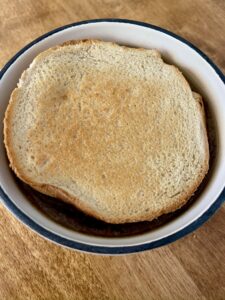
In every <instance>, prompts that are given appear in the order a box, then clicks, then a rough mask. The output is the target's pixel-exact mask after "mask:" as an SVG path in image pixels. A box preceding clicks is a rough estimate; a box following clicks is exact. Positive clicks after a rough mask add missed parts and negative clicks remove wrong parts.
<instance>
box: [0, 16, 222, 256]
mask: <svg viewBox="0 0 225 300" xmlns="http://www.w3.org/2000/svg"><path fill="white" fill-rule="evenodd" d="M87 38H94V39H102V40H106V41H114V42H117V43H120V44H125V45H130V46H135V47H143V48H155V49H158V50H159V51H160V52H161V54H162V55H163V57H164V58H165V59H166V60H167V61H169V62H170V63H173V64H175V65H177V66H178V67H179V68H180V69H181V70H182V71H183V72H184V74H185V76H187V77H190V78H191V79H192V81H193V83H194V85H195V87H196V88H197V89H198V91H199V92H200V93H202V94H203V95H204V98H205V99H206V101H207V102H208V105H209V106H210V107H211V109H212V112H213V115H214V118H215V122H216V128H217V139H218V149H217V153H216V159H215V163H214V168H213V171H212V172H211V175H210V178H209V180H208V182H207V185H206V186H205V188H204V189H203V191H202V192H201V193H200V195H199V196H198V198H197V199H196V201H195V202H194V203H193V204H192V205H191V206H190V207H189V208H188V209H187V210H186V211H185V212H183V213H182V214H181V215H179V216H178V217H176V218H175V219H173V220H172V221H170V222H168V223H166V224H164V225H162V226H160V227H159V228H156V229H154V230H151V231H149V232H146V233H142V234H137V235H135V236H129V237H121V238H119V237H117V238H107V237H100V236H94V235H89V234H82V233H79V232H76V231H74V230H71V229H68V228H66V227H63V226H62V225H60V224H58V223H56V222H54V221H53V220H51V219H49V218H48V217H47V216H46V215H44V214H43V213H41V211H40V210H38V209H36V208H35V206H33V205H32V204H31V203H30V202H29V200H28V199H27V198H26V196H25V195H24V194H23V193H22V192H21V190H20V189H19V188H18V186H17V185H16V183H15V181H14V180H13V178H12V173H11V172H10V169H9V165H8V160H7V157H6V154H5V149H4V144H3V118H4V113H5V110H6V107H7V104H8V101H9V97H10V94H11V91H12V90H13V89H14V88H15V86H16V84H17V82H18V79H19V77H20V75H21V73H22V71H23V70H24V69H26V68H27V67H28V66H29V64H30V63H31V61H32V60H33V58H34V57H35V56H36V55H37V54H38V53H40V52H42V51H43V50H45V49H47V48H49V47H52V46H55V45H58V44H61V43H63V42H65V41H67V40H77V39H87ZM0 101H1V102H0V103H1V106H0V107H1V109H0V119H1V120H0V124H1V129H0V153H1V155H0V166H1V168H0V196H1V199H2V201H3V203H4V205H5V206H6V207H7V208H8V209H9V210H10V211H11V212H12V213H13V214H14V215H15V216H16V217H17V218H18V219H20V220H21V221H22V222H23V223H24V224H26V225H27V226H29V227H30V228H31V229H32V230H34V231H36V232H37V233H39V234H40V235H42V236H43V237H45V238H47V239H49V240H52V241H53V242H56V243H58V244H60V245H63V246H66V247H70V248H72V249H77V250H81V251H86V252H91V253H101V254H123V253H124V254H125V253H134V252H138V251H143V250H148V249H152V248H155V247H159V246H162V245H165V244H168V243H170V242H173V241H175V240H177V239H179V238H181V237H183V236H184V235H186V234H188V233H189V232H191V231H193V230H195V229H196V228H197V227H199V226H200V225H201V224H202V223H204V222H205V221H206V220H207V219H208V218H209V217H210V216H211V215H212V214H213V213H214V212H215V211H216V209H217V208H218V207H219V206H220V205H221V204H222V202H223V201H224V199H225V191H224V186H225V133H224V132H225V77H224V75H223V74H222V72H221V71H220V70H219V69H218V67H216V66H215V64H214V63H213V62H212V61H211V60H210V59H209V58H208V57H207V56H206V55H205V54H203V53H202V52H201V51H200V50H199V49H197V48H196V47H195V46H193V45H192V44H190V43H189V42H188V41H186V40H184V39H183V38H181V37H179V36H177V35H175V34H173V33H171V32H169V31H167V30H164V29H162V28H159V27H156V26H153V25H150V24H146V23H142V22H136V21H129V20H120V19H99V20H89V21H83V22H79V23H74V24H70V25H66V26H63V27H61V28H58V29H56V30H53V31H51V32H49V33H47V34H45V35H44V36H41V37H40V38H38V39H36V40H35V41H33V42H32V43H30V44H29V45H27V46H26V47H25V48H23V49H22V50H21V51H19V52H18V53H17V54H16V55H15V56H14V57H13V58H12V59H11V60H10V61H9V62H8V63H7V64H6V65H5V66H4V68H3V69H2V70H1V73H0Z"/></svg>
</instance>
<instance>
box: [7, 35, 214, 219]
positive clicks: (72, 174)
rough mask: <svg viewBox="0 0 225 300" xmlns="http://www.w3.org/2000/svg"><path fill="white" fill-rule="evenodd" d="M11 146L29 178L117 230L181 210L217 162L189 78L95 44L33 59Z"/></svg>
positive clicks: (22, 84)
mask: <svg viewBox="0 0 225 300" xmlns="http://www.w3.org/2000/svg"><path fill="white" fill-rule="evenodd" d="M4 142H5V146H6V149H7V154H8V157H9V161H10V166H11V167H12V169H13V170H14V172H15V173H16V175H17V176H18V177H19V178H20V179H21V180H23V181H24V182H26V183H27V184H29V185H30V186H32V187H33V188H34V189H36V190H38V191H40V192H42V193H45V194H47V195H50V196H53V197H56V198H58V199H62V200H64V201H67V202H69V203H71V204H73V205H75V206H76V207H78V208H79V209H81V210H82V211H84V212H86V213H87V214H90V215H92V216H94V217H96V218H99V219H101V220H104V221H106V222H109V223H125V222H136V221H144V220H152V219H154V218H157V217H159V216H160V215H162V214H164V213H169V212H172V211H175V210H177V209H178V208H180V207H181V206H182V205H184V204H185V203H186V202H187V201H188V199H189V198H190V197H191V195H192V194H193V193H194V192H195V190H196V189H197V188H198V186H199V184H200V183H201V181H202V180H203V178H204V177H205V175H206V173H207V171H208V163H209V147H208V139H207V131H206V124H205V114H204V108H203V103H202V100H201V96H200V95H198V94H195V93H194V94H193V93H192V91H191V88H190V86H189V84H188V83H187V81H186V80H185V78H184V76H183V75H182V73H181V72H180V71H179V70H178V69H177V68H176V67H175V66H172V65H168V64H166V63H164V62H163V60H162V59H161V57H160V54H159V53H158V52H157V51H155V50H146V49H135V48H129V47H124V46H119V45H117V44H114V43H109V42H103V41H94V40H87V41H78V42H77V41H74V42H73V41H72V42H69V43H66V44H63V45H61V46H58V47H54V48H51V49H49V50H47V51H45V52H43V53H41V54H39V55H38V56H37V57H36V58H35V59H34V61H33V62H32V64H31V65H30V67H29V68H28V69H27V70H26V71H25V72H24V73H23V74H22V77H21V79H20V81H19V83H18V87H17V88H16V89H15V90H14V91H13V93H12V95H11V99H10V102H9V105H8V108H7V111H6V114H5V119H4ZM56 201H60V200H56Z"/></svg>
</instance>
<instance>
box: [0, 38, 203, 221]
mask: <svg viewBox="0 0 225 300" xmlns="http://www.w3.org/2000/svg"><path fill="white" fill-rule="evenodd" d="M82 43H86V44H89V45H93V44H95V45H98V43H101V41H98V40H82V41H68V42H66V43H64V44H62V45H60V46H56V47H53V48H51V49H49V50H47V51H45V52H43V53H41V54H39V55H38V56H37V57H36V58H35V60H34V61H35V63H37V62H38V60H39V59H41V58H42V57H43V56H45V55H46V54H47V52H49V51H50V52H51V51H54V50H55V49H59V48H61V47H65V46H68V45H76V44H82ZM111 44H112V45H116V44H115V43H111ZM121 47H123V48H125V49H127V51H130V49H129V48H127V47H125V46H121ZM140 50H143V51H145V49H140ZM156 53H157V52H156ZM174 68H175V67H174ZM176 70H177V74H178V77H179V80H181V81H183V82H184V85H188V86H189V84H188V82H187V81H186V80H185V78H184V77H183V75H182V74H181V72H180V71H179V70H178V69H177V68H176ZM25 76H26V71H24V73H23V75H22V77H21V78H22V79H23V78H24V77H25ZM18 89H19V88H18V87H17V88H16V89H15V90H14V91H13V93H12V95H11V97H10V101H9V105H8V107H7V110H6V113H5V118H4V144H5V148H6V151H7V155H8V158H9V161H10V167H11V168H12V169H13V171H14V172H15V174H16V175H17V176H18V177H19V178H20V179H21V180H22V181H23V182H25V183H26V184H28V185H30V186H31V187H32V188H34V189H35V190H37V191H39V192H42V193H44V194H47V195H49V196H52V197H55V198H59V199H61V200H63V201H65V202H67V203H70V204H72V205H75V206H76V207H77V208H78V209H80V210H82V211H83V212H85V213H87V214H88V215H91V216H93V217H95V218H97V219H100V220H103V221H105V222H107V223H115V224H118V223H129V222H139V221H150V220H153V219H155V218H158V217H159V216H161V215H162V214H167V213H171V212H173V211H175V210H177V209H179V208H181V207H182V206H183V205H184V204H185V203H186V202H187V201H188V200H189V199H190V197H191V196H192V195H193V194H194V192H195V191H196V190H197V188H198V186H199V185H200V183H201V182H202V180H203V179H204V177H205V175H206V174H207V172H208V169H209V146H208V138H207V130H206V119H205V112H204V105H203V101H202V98H201V96H200V95H198V94H195V99H196V101H198V102H199V106H198V109H199V111H200V114H201V117H202V120H201V122H202V133H203V139H204V144H205V146H204V147H205V158H204V165H203V170H202V172H201V173H199V176H198V180H196V182H195V183H194V184H192V186H191V187H190V188H189V189H188V190H186V191H185V193H181V196H180V197H179V198H177V199H176V201H174V200H173V201H171V203H170V204H169V205H167V206H166V207H162V208H161V209H159V210H158V211H157V212H154V213H153V214H152V213H149V212H146V214H142V216H140V215H138V217H137V218H135V217H134V216H131V217H129V216H125V217H118V216H117V217H115V216H113V215H111V216H110V215H107V216H105V215H103V214H101V213H97V212H96V211H95V210H93V209H92V208H91V207H90V206H88V205H87V203H85V201H82V200H80V199H79V198H77V197H74V196H72V195H70V194H69V193H68V192H66V191H65V190H63V189H61V188H59V187H56V186H53V185H50V184H39V183H37V182H35V181H33V180H32V179H31V178H30V177H29V175H28V174H27V173H26V172H24V170H23V169H22V168H21V167H20V164H19V159H18V157H17V154H16V151H15V149H14V147H13V138H12V131H11V127H10V126H11V123H12V120H13V110H14V105H15V102H16V101H17V94H18Z"/></svg>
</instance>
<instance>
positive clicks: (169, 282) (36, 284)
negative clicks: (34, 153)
mask: <svg viewBox="0 0 225 300" xmlns="http://www.w3.org/2000/svg"><path fill="white" fill-rule="evenodd" d="M108 17H116V18H128V19H136V20H141V21H146V22H150V23H153V24H156V25H159V26H162V27H165V28H167V29H169V30H172V31H174V32H175V33H178V34H180V35H182V36H183V37H185V38H187V39H189V40H190V41H191V42H193V43H195V44H196V45H197V46H198V47H200V48H201V49H202V50H203V51H204V52H205V53H207V54H208V55H209V56H210V57H211V58H212V59H213V60H214V61H215V62H216V63H217V64H218V66H219V67H220V68H221V69H222V70H223V71H224V72H225V56H224V47H225V34H224V28H225V2H224V1H221V0H207V1H204V0H198V1H192V0H186V1H181V0H180V1H175V0H161V1H147V0H146V1H144V0H140V1H136V0H128V1H117V0H115V1H113V0H102V1H101V0H82V1H79V0H74V1H73V0H69V1H60V0H55V1H50V0H48V1H45V0H39V1H37V0H32V1H29V0H20V1H16V0H14V1H13V0H1V2H0V49H1V52H0V53H1V56H0V67H2V66H3V65H4V63H6V62H7V60H8V59H9V58H10V57H11V56H12V55H13V54H14V53H15V52H16V51H18V50H19V49H20V48H21V47H23V46H24V45H25V44H27V43H28V42H30V41H32V40H33V39H34V38H36V37H38V36H39V35H41V34H43V33H45V32H47V31H49V30H51V29H53V28H55V27H58V26H62V25H64V24H67V23H72V22H75V21H80V20H83V19H91V18H108ZM0 299H1V300H6V299H7V300H11V299H12V300H13V299H23V300H24V299H32V300H33V299H39V300H40V299H76V300H79V299H225V206H223V207H222V208H221V209H220V210H219V211H218V212H217V213H216V214H215V215H214V216H213V217H212V218H211V219H210V220H209V221H208V222H207V223H206V224H205V225H204V226H202V227H201V228H200V229H198V230H197V231H195V232H194V233H193V234H190V235H189V236H187V237H185V238H183V239H181V240H179V241H177V242H175V243H173V244H171V245H169V246H165V247H163V248H161V249H156V250H152V251H148V252H145V253H141V254H136V255H128V256H123V257H103V256H93V255H88V254H82V253H78V252H75V251H71V250H68V249H64V248H62V247H59V246H57V245H54V244H52V243H51V242H48V241H46V240H44V239H43V238H41V237H39V236H38V235H37V234H35V233H33V232H32V231H31V230H29V229H27V228H26V227H25V226H24V225H22V224H21V223H20V222H18V221H17V220H16V219H15V218H14V217H13V216H11V214H10V213H9V212H8V211H7V210H6V209H5V208H4V207H3V206H2V205H1V204H0Z"/></svg>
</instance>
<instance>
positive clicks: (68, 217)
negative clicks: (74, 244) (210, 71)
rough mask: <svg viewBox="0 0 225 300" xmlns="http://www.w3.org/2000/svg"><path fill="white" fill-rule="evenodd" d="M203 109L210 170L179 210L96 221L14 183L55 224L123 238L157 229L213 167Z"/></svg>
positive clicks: (211, 133)
mask: <svg viewBox="0 0 225 300" xmlns="http://www.w3.org/2000/svg"><path fill="white" fill-rule="evenodd" d="M205 111H206V116H207V130H208V139H209V145H210V169H209V172H208V174H207V176H206V177H205V179H204V180H203V182H202V183H201V185H200V186H199V188H198V190H197V191H196V193H195V194H194V195H193V196H192V197H191V198H190V200H189V201H188V202H187V204H186V205H184V206H183V207H182V208H181V209H178V210H177V211H175V212H173V213H169V214H165V215H162V216H161V217H159V218H158V219H155V220H153V221H150V222H136V223H126V224H108V223H105V222H103V221H100V220H97V219H95V218H93V217H90V216H88V215H86V214H84V213H83V212H81V211H80V210H78V209H76V208H75V207H74V206H72V205H70V204H67V203H65V202H63V201H61V200H58V199H55V198H52V197H49V196H46V195H44V194H41V193H39V192H37V191H35V190H34V189H32V188H31V187H29V186H28V185H26V184H24V183H23V182H21V181H20V180H19V179H18V178H16V176H14V177H15V180H16V182H17V183H18V186H19V188H20V189H21V191H22V192H23V193H24V195H25V196H26V197H27V198H28V199H29V201H30V202H31V203H32V204H33V205H34V206H35V207H36V208H38V209H39V211H41V212H42V213H43V214H45V215H46V216H47V217H48V218H50V219H51V220H53V221H55V222H56V223H59V224H61V225H62V226H64V227H67V228H70V229H72V230H74V231H77V232H81V233H86V234H89V235H90V234H91V235H95V236H104V237H124V236H132V235H137V234H141V233H144V232H147V231H150V230H153V229H155V228H158V227H160V226H162V225H164V224H166V223H168V222H170V221H172V220H173V219H175V218H176V217H178V216H179V215H181V214H182V213H183V212H184V211H186V210H187V209H189V207H190V206H191V205H192V203H193V202H194V201H195V199H196V198H197V197H198V196H199V194H200V193H201V191H202V190H203V189H204V187H205V185H206V183H207V182H208V180H209V179H210V176H211V173H212V172H213V168H214V159H215V155H216V149H217V139H216V135H215V132H216V130H215V124H214V122H213V119H214V118H213V117H212V114H211V113H209V108H208V106H207V104H205Z"/></svg>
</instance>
